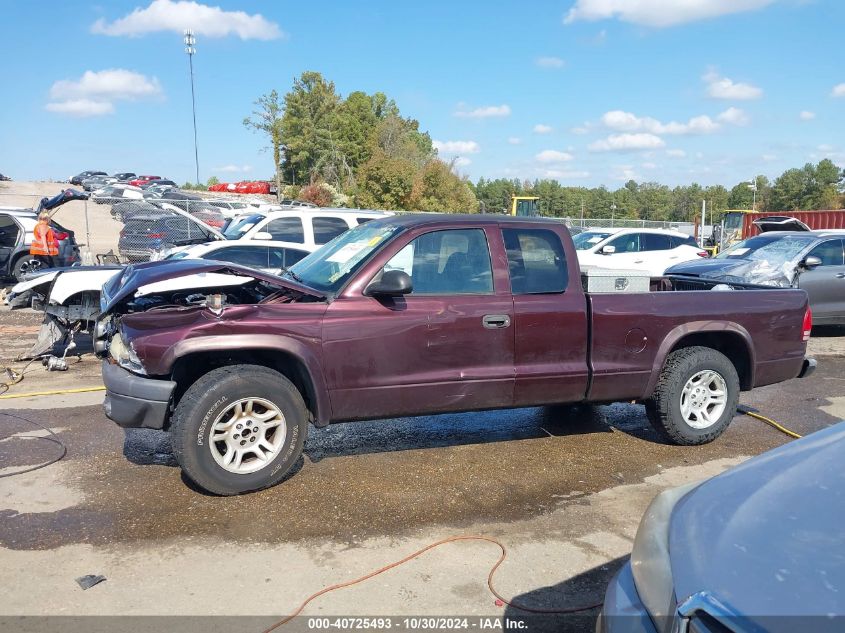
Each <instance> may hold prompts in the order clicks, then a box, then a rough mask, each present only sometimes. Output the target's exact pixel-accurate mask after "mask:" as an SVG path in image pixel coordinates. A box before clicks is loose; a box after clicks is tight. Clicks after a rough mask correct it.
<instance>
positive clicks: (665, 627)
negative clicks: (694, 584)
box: [631, 482, 701, 633]
mask: <svg viewBox="0 0 845 633" xmlns="http://www.w3.org/2000/svg"><path fill="white" fill-rule="evenodd" d="M700 483H701V482H695V483H693V484H689V485H686V486H681V487H680V488H672V489H671V490H666V491H664V492H661V493H660V494H659V495H657V496H656V497H655V498H654V500H653V501H652V502H651V505H649V506H648V510H646V513H645V515H644V516H643V519H642V521H640V527H639V529H638V530H637V536H636V538H635V539H634V550H633V551H632V552H631V570H632V572H633V574H634V584H635V585H636V587H637V593H638V594H639V595H640V599H641V600H642V602H643V605H644V606H645V608H646V609H648V612H649V615H651V618H652V620H654V623H655V625H656V627H657V630H658V631H659V632H660V633H668V632H669V631H670V630H671V627H672V622H673V619H674V615H675V613H674V611H675V587H674V582H673V580H672V567H671V561H670V559H669V520H670V518H671V515H672V510H673V509H674V507H675V505H676V504H677V503H678V501H680V500H681V497H683V496H684V495H685V494H687V493H688V492H689V491H690V490H692V489H693V488H696V487H697V486H698V485H699V484H700Z"/></svg>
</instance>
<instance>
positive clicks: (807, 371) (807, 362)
mask: <svg viewBox="0 0 845 633" xmlns="http://www.w3.org/2000/svg"><path fill="white" fill-rule="evenodd" d="M814 371H816V359H815V358H805V359H804V364H803V365H801V373H799V374H798V378H807V377H808V376H810V375H812V373H813V372H814Z"/></svg>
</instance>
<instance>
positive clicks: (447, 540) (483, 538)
mask: <svg viewBox="0 0 845 633" xmlns="http://www.w3.org/2000/svg"><path fill="white" fill-rule="evenodd" d="M455 541H487V542H488V543H493V544H494V545H497V546H498V547H499V549H500V550H502V553H501V554H500V555H499V560H497V561H496V564H495V565H493V567H491V568H490V573H489V574H487V587H488V588H489V589H490V593H492V594H493V595H494V596H496V598H497V599H498V600H499V601H501V602H502V603H503V604H506V605H508V606H510V607H513V608H514V609H519V610H520V611H526V612H528V613H540V614H548V615H551V614H566V613H578V612H580V611H589V610H590V609H596V608H598V607H600V606H601V605H602V603H601V602H597V603H596V604H590V605H586V606H580V607H568V608H565V609H564V608H561V609H538V608H534V607H527V606H524V605H520V604H515V603H513V602H512V601H510V600H508V599H506V598H505V597H504V596H502V595H501V594H500V593H499V592H498V591H496V588H495V587H493V575H494V574H495V573H496V570H497V569H498V568H499V565H501V564H502V563H503V562H504V561H505V558H507V555H508V553H507V549H505V546H504V545H502V543H500V542H499V541H497V540H496V539H494V538H493V537H491V536H480V535H471V534H470V535H462V536H450V537H448V538H444V539H441V540H439V541H436V542H434V543H431V544H430V545H426V546H425V547H423V548H422V549H420V550H417V551H416V552H414V553H413V554H409V555H408V556H406V557H405V558H403V559H401V560H397V561H395V562H393V563H390V564H389V565H385V566H384V567H380V568H378V569H376V570H374V571H371V572H370V573H369V574H366V575H364V576H361V577H360V578H355V579H354V580H349V581H347V582H342V583H338V584H336V585H330V586H328V587H324V588H323V589H320V591H318V592H316V593H312V594H311V595H310V596H308V597H307V598H306V599H305V600H303V601H302V604H300V605H299V606H298V607H297V608H296V610H295V611H294V612H293V613H292V614H290V615H288V616H285V617H284V618H282V619H281V620H279V621H278V622H276V623H275V624H274V625H273V626H271V627H269V628H267V629H265V630H264V632H263V633H270V631H274V630H276V629H277V628H279V627H280V626H284V625H285V624H287V623H288V622H290V621H291V620H293V619H294V618H295V617H296V616H298V615H299V614H300V613H302V611H303V609H305V607H307V606H308V604H309V603H310V602H312V601H313V600H315V599H316V598H319V597H320V596H322V595H323V594H327V593H329V592H332V591H337V590H338V589H344V588H345V587H351V586H352V585H357V584H358V583H362V582H364V581H365V580H369V579H370V578H372V577H374V576H378V575H379V574H383V573H384V572H386V571H389V570H391V569H393V568H394V567H399V566H400V565H404V564H405V563H407V562H408V561H411V560H413V559H415V558H417V557H418V556H421V555H422V554H425V553H426V552H428V551H429V550H433V549H434V548H435V547H439V546H441V545H444V544H446V543H454V542H455Z"/></svg>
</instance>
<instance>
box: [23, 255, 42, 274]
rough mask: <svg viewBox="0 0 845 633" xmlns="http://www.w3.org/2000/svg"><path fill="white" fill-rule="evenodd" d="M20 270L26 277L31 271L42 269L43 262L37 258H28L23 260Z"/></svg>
mask: <svg viewBox="0 0 845 633" xmlns="http://www.w3.org/2000/svg"><path fill="white" fill-rule="evenodd" d="M18 270H19V271H20V276H21V277H24V276H25V275H27V274H29V273H31V272H35V271H36V270H41V262H40V261H38V260H37V259H26V260H25V261H22V262H21V265H20V267H19V268H18Z"/></svg>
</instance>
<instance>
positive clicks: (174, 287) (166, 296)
mask: <svg viewBox="0 0 845 633" xmlns="http://www.w3.org/2000/svg"><path fill="white" fill-rule="evenodd" d="M325 299H326V296H325V295H324V294H323V293H321V292H319V291H317V290H314V289H312V288H308V287H307V286H303V285H301V284H299V283H296V282H294V281H293V280H289V279H283V278H281V277H278V276H275V275H271V274H266V273H262V272H259V271H257V270H253V269H250V268H246V267H242V266H237V265H233V264H229V263H226V262H214V261H200V260H175V261H163V262H147V263H143V264H137V265H133V266H128V267H127V268H126V269H125V270H124V271H123V272H122V273H121V274H119V275H115V276H114V277H113V278H112V279H110V280H109V281H108V282H107V283H106V284H105V285H104V286H103V290H102V293H101V298H100V314H99V316H98V317H97V322H96V324H95V327H94V352H95V353H96V354H97V356H99V357H100V358H104V359H109V361H110V362H113V363H115V364H117V365H119V366H120V367H122V368H124V369H126V370H128V371H131V372H133V373H135V374H140V375H146V374H147V373H154V372H148V364H147V363H145V362H143V359H142V358H141V357H139V355H138V351H137V350H136V348H135V345H134V343H133V341H132V340H131V338H132V337H127V336H126V335H125V334H126V332H127V331H129V330H131V331H132V333H133V335H134V337H137V336H142V335H144V334H145V333H148V334H150V335H151V337H152V339H154V340H152V341H151V342H150V345H149V347H150V351H154V352H155V353H156V354H158V353H159V352H163V351H164V350H165V347H163V346H166V345H168V344H170V345H172V344H175V342H177V341H178V340H180V337H184V336H196V335H214V336H218V335H224V334H225V333H226V332H227V330H230V329H231V328H230V327H229V326H228V325H227V324H228V323H230V322H231V321H232V320H233V319H234V320H237V319H239V318H241V317H242V316H246V315H249V314H255V310H256V308H257V307H258V306H260V305H267V304H282V303H303V302H305V303H314V302H324V301H325ZM153 332H159V333H158V334H155V335H153ZM127 338H129V339H130V340H127ZM154 364H156V365H157V364H158V363H154Z"/></svg>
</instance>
